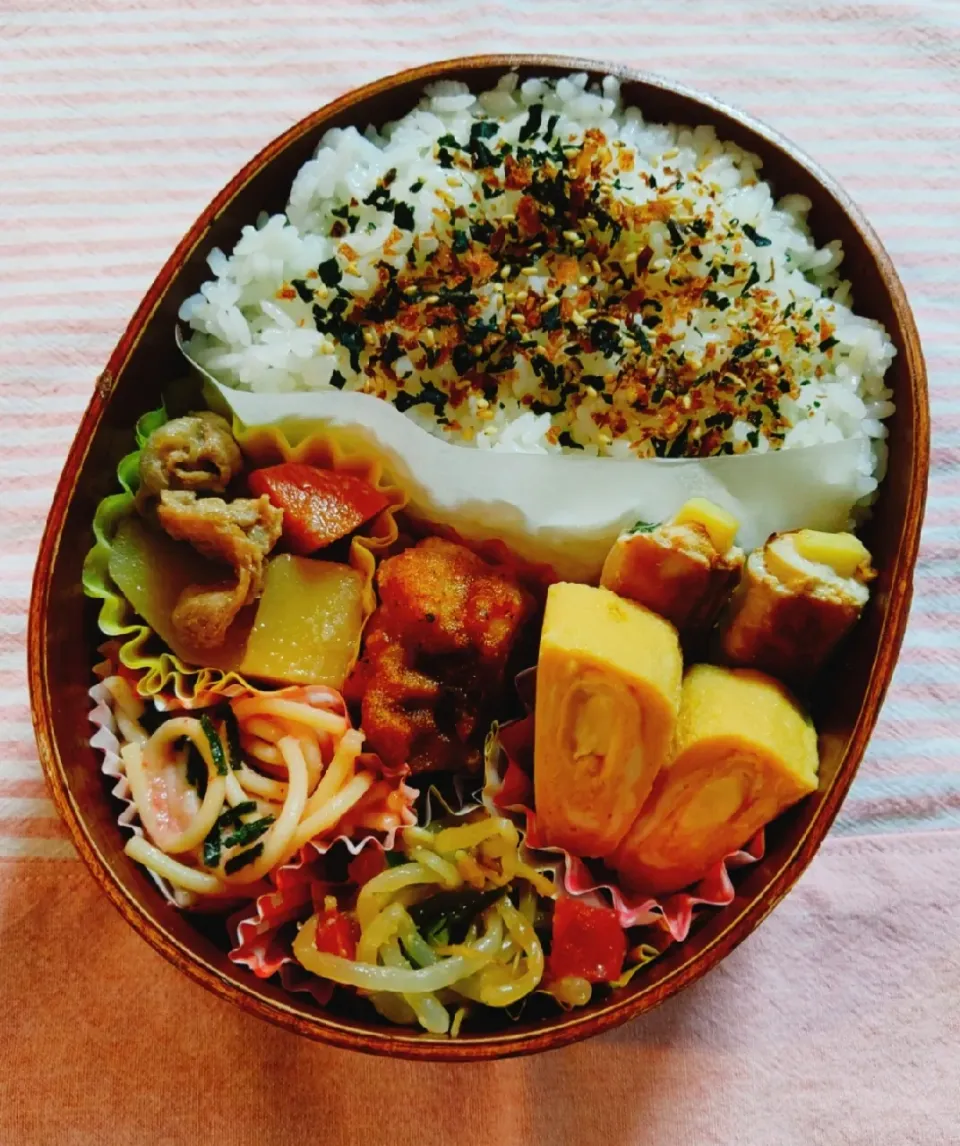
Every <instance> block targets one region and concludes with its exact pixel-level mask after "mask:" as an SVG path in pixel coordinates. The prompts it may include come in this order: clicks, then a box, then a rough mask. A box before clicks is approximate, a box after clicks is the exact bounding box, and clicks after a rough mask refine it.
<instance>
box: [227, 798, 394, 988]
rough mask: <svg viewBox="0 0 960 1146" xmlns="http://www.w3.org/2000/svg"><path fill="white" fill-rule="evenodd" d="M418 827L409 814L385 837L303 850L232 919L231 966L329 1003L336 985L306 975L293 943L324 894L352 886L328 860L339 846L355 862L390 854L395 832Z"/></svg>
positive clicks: (317, 844)
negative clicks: (368, 852)
mask: <svg viewBox="0 0 960 1146" xmlns="http://www.w3.org/2000/svg"><path fill="white" fill-rule="evenodd" d="M411 791H412V790H411ZM414 823H416V816H415V815H414V814H413V812H412V809H411V811H410V815H409V818H408V820H407V822H405V823H403V824H402V825H400V827H398V828H395V829H393V830H392V831H390V832H388V833H387V834H386V835H384V836H382V837H378V836H371V835H367V836H365V837H363V838H362V839H359V840H352V839H350V838H349V836H345V835H341V836H337V837H336V839H333V840H322V841H314V842H311V843H309V844H307V845H306V846H305V847H303V848H301V850H300V854H299V855H298V856H297V857H296V859H294V860H291V861H290V862H289V863H286V864H284V865H283V867H280V868H277V870H276V871H275V872H274V873H273V882H274V885H275V886H274V888H273V889H272V890H270V891H268V892H266V893H264V894H263V895H261V896H258V897H257V899H256V900H255V901H254V903H253V906H252V907H246V908H244V909H242V910H241V911H238V912H237V913H236V914H235V915H233V916H232V917H231V918H230V919H229V920H228V923H227V927H228V930H229V932H230V934H231V935H233V936H234V937H235V939H234V945H233V947H231V949H230V951H229V953H228V957H229V959H230V961H231V962H233V963H236V964H238V965H239V966H241V967H246V968H247V970H248V971H252V972H253V974H254V975H256V977H257V978H258V979H270V978H272V977H273V976H274V975H279V977H280V983H281V985H282V986H283V987H284V988H285V989H286V990H288V991H305V992H307V993H308V994H310V995H312V996H313V998H314V999H315V1000H316V1001H317V1002H318V1003H321V1004H323V1003H326V1002H328V1001H329V999H330V996H331V995H332V994H333V984H332V983H331V982H329V981H328V980H326V979H320V978H318V977H317V976H316V975H311V974H310V973H309V972H308V971H305V970H303V968H302V967H301V966H300V964H299V963H298V962H297V961H296V959H294V957H293V941H294V939H295V938H296V936H297V930H298V927H299V924H300V923H302V922H303V921H304V920H305V919H307V918H308V916H310V915H311V914H313V912H314V911H316V910H319V909H320V908H321V907H322V905H323V900H324V897H325V896H326V895H334V896H335V895H336V894H337V891H338V890H340V889H343V888H345V887H347V886H348V885H347V884H345V883H342V882H336V881H334V880H332V879H331V878H330V876H329V873H328V871H327V869H326V864H325V863H324V858H325V857H326V855H327V854H328V853H329V852H330V851H331V850H332V849H333V848H334V847H335V846H336V845H338V844H342V845H343V846H344V847H345V848H346V850H347V851H348V852H349V854H350V855H351V856H352V857H354V858H356V857H357V856H359V855H360V854H361V853H362V852H363V851H364V850H365V849H367V848H371V849H373V850H375V851H379V852H381V853H383V852H389V851H392V850H393V848H394V847H395V846H396V837H397V833H398V832H399V831H401V830H402V828H405V827H410V826H412V825H413V824H414Z"/></svg>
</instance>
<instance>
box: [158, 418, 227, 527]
mask: <svg viewBox="0 0 960 1146" xmlns="http://www.w3.org/2000/svg"><path fill="white" fill-rule="evenodd" d="M242 468H243V458H242V457H241V456H240V448H239V446H238V445H237V443H236V442H235V441H234V439H233V434H232V433H231V431H230V426H229V423H228V422H227V421H226V420H225V419H224V418H221V417H220V415H219V414H214V413H212V412H211V411H209V410H204V411H202V412H200V413H198V414H187V415H186V416H185V417H183V418H173V419H172V420H171V421H169V422H166V423H165V424H164V425H162V426H160V427H159V428H158V429H156V430H154V431H153V433H152V434H151V435H150V437H149V438H148V439H147V442H146V445H145V446H144V447H143V450H142V451H141V453H140V488H139V489H138V490H137V508H138V509H139V510H140V511H141V512H144V511H145V510H146V509H147V507H148V506H149V505H150V503H151V501H152V499H153V498H155V497H156V496H157V495H158V494H160V493H161V492H162V491H163V490H167V489H171V490H192V491H195V492H197V493H223V492H224V491H225V490H226V488H227V486H228V485H229V484H230V482H231V481H232V480H233V479H234V478H235V477H236V475H237V474H238V473H240V471H241V470H242Z"/></svg>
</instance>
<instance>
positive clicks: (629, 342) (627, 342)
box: [621, 334, 637, 350]
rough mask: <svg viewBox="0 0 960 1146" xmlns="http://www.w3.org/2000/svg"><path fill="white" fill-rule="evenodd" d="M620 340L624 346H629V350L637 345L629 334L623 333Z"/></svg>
mask: <svg viewBox="0 0 960 1146" xmlns="http://www.w3.org/2000/svg"><path fill="white" fill-rule="evenodd" d="M621 341H622V342H623V345H624V346H626V347H629V349H631V350H632V349H633V348H634V347H635V346H636V345H637V340H636V339H635V338H633V337H632V336H631V335H629V334H625V335H624V336H623V338H622V340H621Z"/></svg>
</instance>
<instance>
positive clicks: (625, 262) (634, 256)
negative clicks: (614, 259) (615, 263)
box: [620, 251, 639, 267]
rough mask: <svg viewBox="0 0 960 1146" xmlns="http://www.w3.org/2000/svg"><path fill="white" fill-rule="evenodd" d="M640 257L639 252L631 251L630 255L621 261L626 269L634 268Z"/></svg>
mask: <svg viewBox="0 0 960 1146" xmlns="http://www.w3.org/2000/svg"><path fill="white" fill-rule="evenodd" d="M638 255H639V252H638V251H631V252H630V254H629V255H627V256H626V257H625V258H622V259H621V260H620V261H621V262H622V263H623V265H624V266H625V267H632V266H633V264H634V263H635V262H636V261H637V258H638Z"/></svg>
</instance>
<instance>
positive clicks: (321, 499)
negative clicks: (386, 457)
mask: <svg viewBox="0 0 960 1146" xmlns="http://www.w3.org/2000/svg"><path fill="white" fill-rule="evenodd" d="M249 485H250V491H251V493H253V495H254V496H255V497H260V496H261V495H262V494H266V495H267V497H268V498H269V499H270V501H271V503H272V504H273V505H275V506H277V508H278V509H282V510H283V540H284V541H285V542H286V545H287V548H288V549H289V550H290V552H291V553H296V554H299V555H300V556H301V557H306V556H307V555H308V554H310V553H314V552H315V551H316V550H317V549H322V548H324V546H327V545H332V544H333V542H334V541H339V540H340V538H341V537H346V536H347V534H348V533H353V531H354V530H355V529H359V528H360V526H361V525H363V523H364V522H365V521H369V520H370V518H371V517H376V515H377V514H378V513H379V512H380V511H381V510H382V509H384V508H385V507H386V506H387V504H388V502H387V498H386V497H385V496H384V495H383V494H382V493H381V492H380V491H379V490H378V489H376V488H375V487H374V486H372V485H371V484H370V483H369V482H367V481H364V480H363V478H359V477H357V476H356V475H355V474H346V473H339V472H338V471H336V470H322V469H319V468H318V467H317V466H308V465H305V464H304V463H302V462H284V463H283V464H282V465H279V466H268V467H267V468H266V469H262V470H254V471H253V473H251V474H250V477H249Z"/></svg>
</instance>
